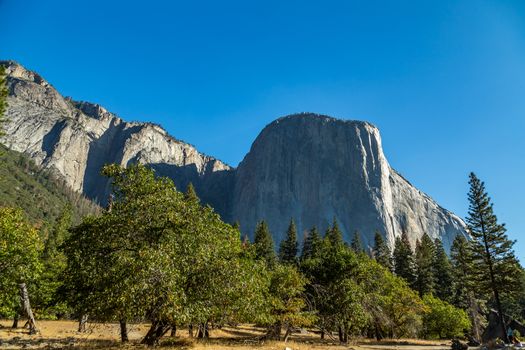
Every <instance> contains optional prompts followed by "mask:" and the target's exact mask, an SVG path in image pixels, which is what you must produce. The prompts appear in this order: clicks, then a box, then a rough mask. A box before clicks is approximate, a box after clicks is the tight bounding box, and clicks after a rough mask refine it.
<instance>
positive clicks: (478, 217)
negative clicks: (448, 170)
mask: <svg viewBox="0 0 525 350" xmlns="http://www.w3.org/2000/svg"><path fill="white" fill-rule="evenodd" d="M469 184H470V191H469V194H468V199H469V212H468V217H467V220H466V222H467V228H468V232H469V234H470V235H471V237H472V240H471V243H470V248H471V250H472V263H473V265H474V269H473V270H472V271H473V272H474V278H475V281H476V283H477V285H478V288H479V289H480V290H481V291H483V292H484V293H485V295H486V298H487V299H490V295H491V294H492V296H493V297H494V299H493V300H494V302H495V304H496V308H497V309H499V306H498V305H497V304H498V303H499V300H498V299H499V296H500V295H502V294H510V295H512V294H515V292H516V290H517V288H516V286H517V285H519V283H520V267H519V263H518V261H517V259H516V257H515V255H514V251H513V249H512V248H513V245H514V241H512V240H510V239H509V238H508V237H507V234H506V231H507V230H506V228H505V225H504V224H499V223H498V220H497V217H496V215H495V214H494V211H493V205H492V203H491V199H490V197H489V196H488V194H487V192H486V191H485V185H484V183H483V182H481V181H480V180H479V179H478V178H477V177H476V175H475V174H474V173H471V174H470V180H469ZM500 311H501V310H500Z"/></svg>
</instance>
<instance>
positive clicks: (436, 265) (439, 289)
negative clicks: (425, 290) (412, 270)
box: [432, 239, 455, 303]
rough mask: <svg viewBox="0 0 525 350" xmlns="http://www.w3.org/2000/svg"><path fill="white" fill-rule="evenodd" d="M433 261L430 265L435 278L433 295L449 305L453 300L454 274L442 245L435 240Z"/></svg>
mask: <svg viewBox="0 0 525 350" xmlns="http://www.w3.org/2000/svg"><path fill="white" fill-rule="evenodd" d="M434 247H435V248H434V249H435V254H434V261H433V263H432V265H433V270H434V277H435V282H436V283H435V288H434V289H435V295H436V297H438V298H439V299H441V300H444V301H446V302H449V303H451V302H452V301H453V299H454V290H455V286H454V273H453V270H452V264H451V263H450V259H449V257H448V255H447V253H446V252H445V248H444V247H443V243H442V242H441V241H440V240H439V239H436V241H435V242H434Z"/></svg>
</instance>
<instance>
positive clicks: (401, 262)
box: [393, 232, 416, 287]
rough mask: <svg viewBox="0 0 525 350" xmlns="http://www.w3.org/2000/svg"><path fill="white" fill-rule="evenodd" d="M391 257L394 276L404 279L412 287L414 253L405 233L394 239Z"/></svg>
mask: <svg viewBox="0 0 525 350" xmlns="http://www.w3.org/2000/svg"><path fill="white" fill-rule="evenodd" d="M393 256H394V259H393V260H394V272H395V274H396V275H397V276H399V277H401V278H404V279H405V280H406V281H407V282H408V284H409V285H410V286H411V287H413V286H414V285H415V283H416V271H415V262H414V252H413V251H412V247H411V246H410V241H409V240H408V235H407V233H406V232H403V234H402V235H401V237H397V238H396V243H395V246H394V254H393Z"/></svg>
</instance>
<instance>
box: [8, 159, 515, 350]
mask: <svg viewBox="0 0 525 350" xmlns="http://www.w3.org/2000/svg"><path fill="white" fill-rule="evenodd" d="M103 174H104V175H105V176H108V177H110V178H111V179H112V180H113V195H112V199H111V201H110V205H109V206H108V208H107V209H105V210H103V212H102V213H100V214H98V215H96V216H87V217H85V218H84V219H83V220H82V222H81V223H80V224H79V225H75V226H73V227H72V224H71V223H72V221H71V220H72V219H71V211H70V209H68V208H67V207H66V209H65V210H64V212H63V213H62V215H60V216H59V218H58V219H57V220H56V222H55V224H54V225H53V227H52V228H51V229H48V230H47V231H46V232H45V233H43V232H40V233H39V232H38V230H37V229H36V228H35V227H34V226H33V225H31V223H30V222H28V220H27V219H26V218H25V217H24V213H23V212H22V211H21V210H19V209H13V208H7V207H4V208H2V209H1V211H0V273H1V274H2V276H3V278H2V282H1V285H0V314H1V315H2V316H3V317H10V318H13V319H14V320H17V319H18V317H19V316H25V310H24V308H22V304H21V299H20V296H19V295H20V285H21V284H22V283H23V284H25V285H27V289H28V292H29V293H28V294H29V296H30V299H31V306H32V310H33V312H34V314H35V316H36V318H37V319H38V318H51V319H55V318H74V319H78V320H84V321H85V320H86V319H90V320H93V321H97V322H117V321H118V322H119V323H120V325H121V336H122V341H127V324H128V323H134V322H150V323H151V328H150V330H149V332H148V333H147V335H146V336H145V338H144V339H143V342H144V343H145V344H150V345H153V344H156V343H157V342H158V341H159V339H160V337H162V336H163V335H164V334H166V333H167V332H168V331H169V330H172V332H173V333H175V330H176V329H180V328H182V327H189V329H190V330H192V333H193V332H194V336H195V337H203V338H205V337H208V336H209V334H210V332H212V329H213V328H216V327H221V326H222V325H235V324H239V323H256V324H258V325H261V326H265V327H266V328H267V335H266V337H268V338H271V339H287V338H288V337H289V336H290V334H292V333H293V332H294V331H295V330H297V329H298V328H300V327H309V328H312V329H317V330H318V332H319V333H320V336H321V337H334V335H333V334H336V337H337V339H338V340H339V341H341V342H347V341H348V340H349V339H350V338H352V337H375V338H377V339H382V338H397V337H423V338H453V337H463V336H464V335H465V334H467V333H468V334H470V335H473V336H475V337H477V338H479V333H480V330H481V328H482V327H483V326H484V317H483V315H486V313H487V310H489V308H495V309H497V310H500V309H502V310H504V311H505V312H506V313H508V314H512V315H513V316H514V317H516V318H517V319H522V318H523V316H524V315H523V312H522V310H523V304H524V302H525V297H524V295H523V291H522V290H523V289H522V288H521V285H522V283H523V281H524V278H523V277H524V273H523V269H522V268H521V266H520V265H519V263H518V261H517V260H516V258H515V257H514V255H513V252H512V244H513V242H512V241H510V240H508V239H507V238H506V235H505V229H504V226H502V225H498V224H497V221H496V218H495V216H494V214H493V213H492V210H491V208H492V206H491V204H490V200H489V199H488V197H487V195H486V193H485V191H484V187H483V184H482V183H481V182H480V181H479V180H478V179H477V178H476V177H475V176H474V175H471V187H472V188H471V193H470V195H469V198H470V201H471V212H470V216H469V219H468V221H467V222H468V224H469V232H470V234H471V236H472V239H469V240H467V239H466V238H465V237H462V236H458V237H457V238H456V239H455V241H454V243H453V245H452V248H451V252H450V258H449V256H448V255H447V253H446V252H445V249H444V248H443V245H442V244H441V242H440V241H439V240H436V241H433V240H432V239H431V238H430V237H429V236H428V235H424V236H423V237H422V238H421V239H420V240H418V241H417V242H416V244H415V246H414V247H412V245H411V243H410V242H409V240H408V235H407V234H406V233H404V234H403V235H402V236H401V237H399V238H398V239H397V240H396V242H395V245H394V247H393V249H390V247H389V246H388V245H387V242H385V240H384V239H383V236H382V235H381V234H380V233H379V232H377V233H376V235H375V237H374V238H375V240H374V242H375V243H374V247H371V249H369V250H368V249H366V247H363V246H362V244H361V242H360V239H359V234H358V233H356V234H355V235H354V237H353V239H352V241H351V243H350V244H347V243H345V242H344V240H343V237H342V234H341V231H340V229H339V227H338V223H337V221H336V220H335V219H334V221H333V223H332V225H331V226H330V228H329V229H328V230H327V231H326V232H324V234H323V235H321V234H320V233H319V232H318V230H317V229H316V228H315V227H314V228H312V229H311V230H310V231H309V232H308V233H306V235H305V237H304V239H303V241H302V246H301V247H299V243H298V238H297V237H298V234H297V231H296V226H295V223H294V221H293V219H291V221H290V224H289V228H288V230H287V232H286V235H285V239H283V241H282V242H280V244H279V249H278V251H277V252H276V249H275V246H274V242H273V240H272V235H271V233H270V232H269V229H268V225H267V224H266V223H265V222H264V221H261V222H260V223H259V224H258V225H257V228H256V232H255V233H254V242H253V243H251V242H250V241H249V240H246V239H241V233H240V232H239V230H238V228H237V227H236V225H234V226H231V225H229V224H226V223H224V222H222V221H221V219H220V217H219V216H218V215H217V214H216V213H214V212H213V210H212V209H211V208H210V207H208V206H203V205H201V203H200V201H199V199H198V197H197V195H196V194H195V191H194V190H193V188H192V187H191V186H190V187H189V188H188V189H187V190H186V192H185V193H181V192H179V191H178V190H177V189H176V188H175V186H174V184H173V182H172V181H171V180H169V179H167V178H157V177H156V176H155V174H154V172H153V170H151V169H148V168H147V167H145V166H142V165H133V166H130V167H128V168H126V169H125V168H121V167H119V166H116V165H109V166H106V167H105V168H104V169H103ZM480 222H483V225H481V224H480ZM480 225H481V226H483V227H481V226H480ZM486 246H488V252H489V255H487V254H486V253H487V250H486V249H485V248H484V247H486ZM491 271H492V275H493V276H494V281H492V280H491V279H490V278H487V276H491ZM80 326H81V325H80Z"/></svg>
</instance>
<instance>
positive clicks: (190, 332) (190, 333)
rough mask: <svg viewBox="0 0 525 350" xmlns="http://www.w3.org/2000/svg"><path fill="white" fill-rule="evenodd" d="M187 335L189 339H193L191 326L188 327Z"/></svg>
mask: <svg viewBox="0 0 525 350" xmlns="http://www.w3.org/2000/svg"><path fill="white" fill-rule="evenodd" d="M188 334H189V336H190V338H193V325H192V324H190V325H189V326H188Z"/></svg>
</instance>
